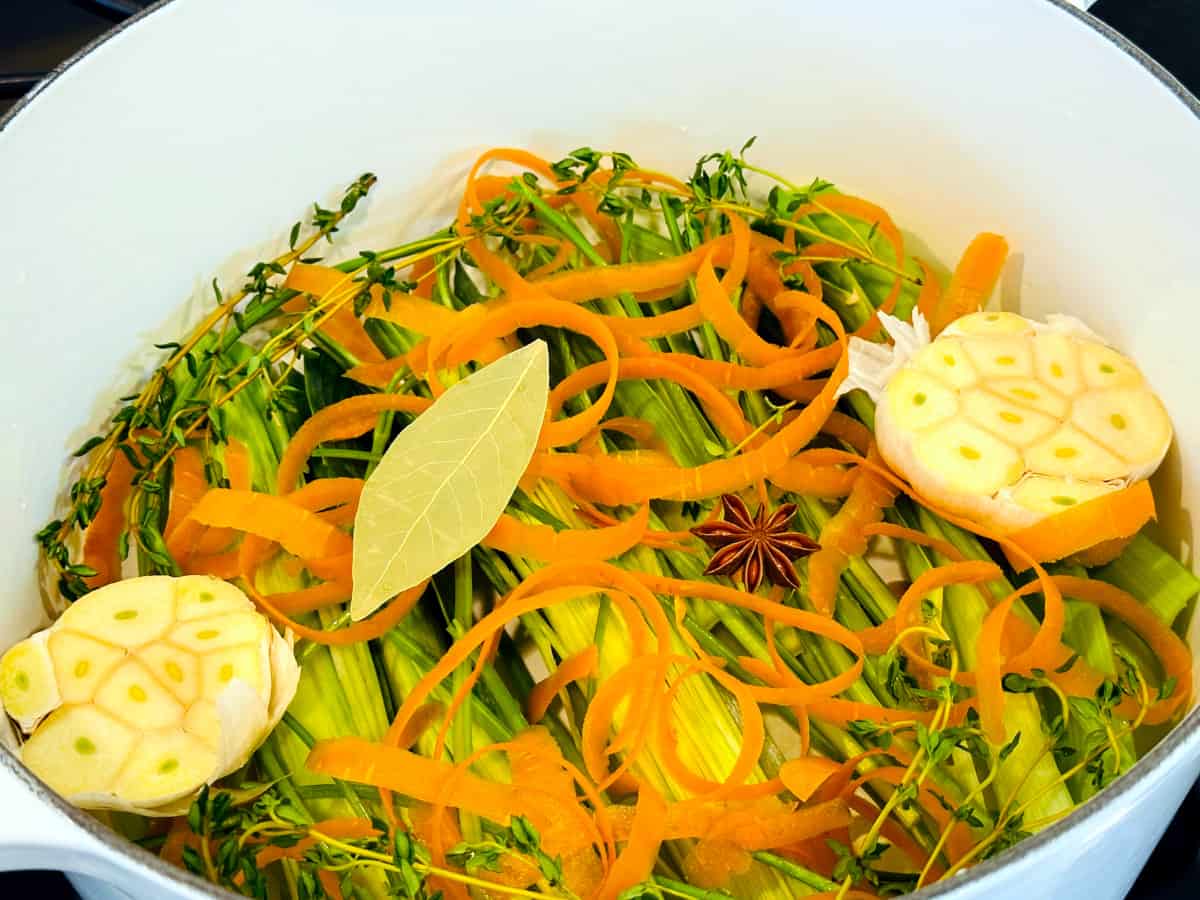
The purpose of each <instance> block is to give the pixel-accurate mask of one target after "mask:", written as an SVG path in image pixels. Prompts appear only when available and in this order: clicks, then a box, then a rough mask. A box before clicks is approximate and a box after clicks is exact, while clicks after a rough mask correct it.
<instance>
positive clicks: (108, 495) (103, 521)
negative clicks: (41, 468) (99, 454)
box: [83, 453, 134, 588]
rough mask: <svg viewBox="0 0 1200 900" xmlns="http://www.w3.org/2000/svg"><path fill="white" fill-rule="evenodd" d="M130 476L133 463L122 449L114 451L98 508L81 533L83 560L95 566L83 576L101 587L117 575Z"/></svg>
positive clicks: (90, 585)
mask: <svg viewBox="0 0 1200 900" xmlns="http://www.w3.org/2000/svg"><path fill="white" fill-rule="evenodd" d="M133 476H134V471H133V465H132V464H131V463H130V462H129V460H128V459H127V458H126V457H125V454H124V453H117V454H116V455H115V456H114V457H113V461H112V465H111V467H110V468H109V470H108V475H107V476H106V477H105V479H104V487H103V488H101V489H100V509H99V511H98V512H97V513H96V516H95V518H94V519H92V522H91V524H90V525H88V528H87V531H86V532H84V535H83V564H84V565H85V566H90V567H91V568H93V569H95V570H96V574H95V575H92V576H89V577H88V578H87V579H85V580H86V582H87V584H88V586H89V587H93V588H97V587H102V586H103V585H106V584H111V583H112V582H114V581H116V580H117V579H118V578H120V577H121V553H120V538H121V532H122V531H124V530H125V501H126V500H127V499H128V498H129V492H130V491H131V490H132V488H133Z"/></svg>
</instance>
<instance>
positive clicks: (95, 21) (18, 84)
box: [0, 0, 1200, 900]
mask: <svg viewBox="0 0 1200 900" xmlns="http://www.w3.org/2000/svg"><path fill="white" fill-rule="evenodd" d="M997 2H999V0H997ZM145 5H147V4H145V3H142V2H139V0H90V2H89V0H77V2H70V0H0V23H3V24H2V27H0V114H2V113H3V112H4V111H5V110H6V109H7V108H8V107H9V106H10V105H11V104H12V103H13V102H15V101H16V99H17V98H19V97H20V96H21V94H22V93H23V92H24V91H25V90H26V89H28V87H29V86H30V85H31V83H32V81H31V79H34V78H35V77H36V76H37V75H38V74H39V73H43V72H46V71H48V70H50V69H52V68H54V66H56V65H57V64H58V63H60V62H61V61H62V60H64V59H66V58H67V57H68V56H70V55H71V54H72V53H74V52H75V51H76V50H78V49H79V48H80V47H81V46H83V45H84V44H86V43H87V42H89V41H91V40H92V39H94V38H96V37H98V36H99V35H100V34H103V33H104V31H106V30H107V29H109V28H111V27H112V26H113V25H114V24H115V23H117V22H119V21H121V20H122V19H123V18H125V17H126V16H127V15H130V14H131V13H133V12H136V11H137V10H138V9H139V8H141V7H142V6H145ZM1092 12H1093V13H1094V14H1095V15H1097V16H1098V17H1099V18H1101V19H1103V20H1104V21H1106V22H1108V23H1109V24H1110V25H1112V26H1113V27H1114V28H1116V29H1117V30H1119V31H1121V32H1122V33H1124V34H1125V35H1126V36H1127V37H1129V38H1130V39H1131V40H1132V41H1133V42H1134V43H1136V44H1138V45H1139V46H1141V47H1142V48H1143V49H1145V50H1146V51H1147V52H1149V53H1150V55H1151V56H1153V57H1154V58H1155V59H1157V60H1158V61H1159V62H1160V63H1162V64H1163V65H1164V66H1166V67H1167V69H1169V70H1170V71H1171V72H1172V73H1174V74H1175V76H1176V77H1177V78H1179V79H1180V81H1182V82H1183V83H1184V84H1185V85H1187V86H1188V87H1189V88H1190V89H1191V90H1192V91H1193V92H1194V93H1197V94H1200V3H1198V2H1197V0H1099V2H1098V3H1096V5H1095V6H1094V7H1092ZM12 76H16V77H12ZM0 896H3V897H12V896H36V897H38V898H40V900H76V898H77V895H76V894H75V892H74V891H73V890H72V889H71V886H70V884H68V882H67V880H66V879H65V878H64V877H63V876H62V875H61V874H58V873H52V872H51V873H46V872H38V873H30V872H16V873H7V874H0ZM1198 896H1200V784H1198V785H1197V786H1196V787H1195V788H1193V789H1192V791H1191V793H1190V794H1189V796H1188V798H1187V799H1186V800H1185V801H1184V805H1183V807H1182V809H1180V811H1179V814H1178V815H1177V816H1176V817H1175V821H1174V822H1173V823H1172V824H1171V826H1170V828H1169V829H1168V830H1167V833H1166V835H1165V836H1164V837H1163V839H1162V841H1161V843H1160V844H1159V846H1158V848H1157V849H1156V850H1155V852H1154V855H1153V856H1152V857H1151V858H1150V862H1149V863H1148V864H1147V866H1146V869H1145V870H1144V871H1143V872H1142V875H1141V878H1140V879H1139V880H1138V882H1137V884H1136V885H1135V886H1134V888H1133V890H1132V892H1131V893H1130V894H1129V900H1196V898H1197V897H1198Z"/></svg>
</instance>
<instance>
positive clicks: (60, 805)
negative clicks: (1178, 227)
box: [0, 0, 1200, 900]
mask: <svg viewBox="0 0 1200 900" xmlns="http://www.w3.org/2000/svg"><path fill="white" fill-rule="evenodd" d="M172 2H173V0H158V2H156V3H153V4H151V5H150V6H147V7H145V8H144V9H142V10H141V11H140V12H138V13H136V14H134V15H133V16H131V17H130V18H128V19H125V20H124V21H122V22H120V23H118V24H117V25H115V26H114V27H113V28H112V29H110V30H109V31H106V32H105V33H104V34H102V35H100V36H99V37H97V38H96V39H95V40H93V41H91V42H90V43H89V44H87V45H85V46H84V47H83V48H81V49H80V50H78V51H77V52H76V53H75V54H73V55H72V56H70V57H68V58H67V59H66V60H64V61H63V62H62V63H60V64H59V65H58V66H56V67H55V68H54V69H53V70H52V71H51V72H50V73H49V74H47V76H46V77H45V78H44V79H43V80H42V81H40V82H39V83H38V84H37V85H36V86H35V87H34V88H33V89H32V90H30V91H29V93H27V94H26V95H25V96H24V97H22V98H21V99H20V100H18V101H17V102H16V103H15V104H14V105H13V106H12V108H11V109H9V110H8V112H7V113H5V114H4V115H3V116H0V133H2V132H3V131H4V129H5V128H7V127H8V126H9V125H10V124H11V123H12V122H13V121H14V120H15V119H16V117H17V116H18V115H20V113H21V112H23V111H24V110H25V109H26V108H27V107H29V106H30V105H31V104H32V103H33V102H34V101H35V100H36V99H37V98H38V97H39V96H40V95H41V93H42V92H43V91H44V90H45V89H46V87H47V86H48V85H50V84H51V83H52V82H53V81H54V80H55V79H57V78H58V77H59V76H61V75H62V74H63V73H64V72H66V71H67V70H68V69H70V68H71V67H72V66H74V65H76V64H77V63H79V62H80V61H81V60H83V59H85V58H86V57H87V56H89V55H91V53H92V52H93V51H94V50H96V49H97V48H99V47H101V46H103V45H104V44H106V43H107V42H108V41H109V40H110V39H111V38H113V37H114V36H116V35H118V34H120V33H122V32H123V31H125V30H126V29H127V28H130V27H132V26H133V25H135V24H137V23H139V22H141V21H142V20H144V19H145V18H147V17H148V16H150V15H152V14H153V13H155V12H157V11H158V10H160V9H163V8H164V7H166V6H168V5H169V4H170V3H172ZM1044 2H1047V3H1049V4H1050V5H1052V6H1054V7H1056V8H1057V9H1058V10H1060V11H1061V12H1063V13H1066V14H1067V15H1069V16H1072V17H1073V18H1074V19H1076V20H1077V21H1078V22H1079V23H1080V24H1082V25H1083V26H1084V27H1087V28H1090V29H1092V30H1093V31H1095V32H1096V33H1097V34H1099V35H1100V36H1101V37H1103V38H1104V39H1106V40H1107V41H1108V42H1109V43H1110V44H1112V45H1113V46H1114V47H1115V48H1116V49H1117V50H1119V51H1121V52H1122V53H1124V54H1126V55H1127V56H1129V57H1131V58H1132V59H1133V60H1134V61H1135V62H1137V63H1138V64H1139V65H1140V66H1141V67H1142V68H1143V69H1144V70H1146V72H1147V73H1148V74H1150V75H1151V76H1152V77H1153V78H1155V79H1156V80H1157V81H1158V82H1159V83H1160V84H1161V85H1162V86H1163V87H1165V88H1166V89H1167V90H1169V91H1170V92H1171V93H1172V94H1174V95H1175V97H1176V98H1177V99H1178V100H1179V102H1181V103H1182V104H1183V105H1184V106H1185V107H1186V108H1187V109H1188V110H1190V111H1191V113H1192V114H1193V115H1194V116H1195V117H1196V118H1197V119H1200V99H1197V97H1196V96H1195V95H1193V94H1192V93H1191V92H1190V91H1189V90H1188V89H1187V88H1186V87H1184V86H1183V84H1182V83H1181V82H1180V81H1179V80H1178V79H1177V78H1176V77H1175V76H1174V75H1172V74H1171V73H1170V72H1168V71H1167V70H1166V69H1165V68H1163V66H1162V65H1161V64H1160V63H1158V62H1157V61H1155V60H1154V59H1153V58H1152V57H1150V56H1149V55H1148V54H1147V53H1146V52H1145V51H1144V50H1142V49H1141V48H1140V47H1138V46H1137V45H1136V44H1134V43H1133V42H1132V41H1130V40H1129V39H1128V38H1126V37H1125V36H1124V35H1122V34H1121V33H1120V32H1118V31H1116V30H1115V29H1114V28H1112V27H1110V26H1109V25H1107V24H1105V23H1104V22H1102V21H1100V20H1099V19H1097V18H1096V17H1095V16H1092V15H1090V14H1088V13H1087V12H1085V11H1083V10H1081V9H1079V8H1077V7H1075V6H1073V5H1071V4H1070V3H1069V2H1068V0H1044ZM1189 749H1190V750H1191V751H1193V752H1197V753H1200V705H1198V706H1197V707H1195V708H1193V709H1192V711H1191V712H1190V713H1188V715H1187V716H1186V717H1185V718H1184V720H1183V721H1182V722H1180V723H1179V724H1178V725H1177V726H1176V727H1175V728H1174V729H1173V730H1172V731H1171V733H1170V734H1169V735H1167V736H1166V737H1165V738H1164V739H1163V740H1162V741H1160V742H1159V743H1158V744H1157V745H1156V746H1155V747H1154V748H1153V749H1151V751H1150V752H1149V753H1147V754H1146V755H1145V756H1144V757H1142V758H1141V759H1140V760H1138V762H1137V764H1136V765H1135V766H1134V767H1133V768H1132V769H1131V770H1130V771H1129V773H1128V774H1126V775H1123V776H1121V777H1120V778H1119V779H1117V780H1116V781H1115V782H1113V784H1112V785H1111V786H1109V787H1107V788H1105V789H1104V790H1103V791H1102V792H1101V793H1100V794H1098V795H1097V796H1096V797H1093V798H1092V799H1090V800H1088V801H1087V802H1086V803H1084V804H1083V805H1082V806H1080V807H1079V808H1078V809H1076V810H1074V811H1072V812H1071V813H1070V814H1069V815H1068V816H1066V817H1065V818H1063V819H1062V820H1061V821H1059V822H1056V823H1055V824H1053V825H1051V826H1049V827H1048V828H1046V829H1044V830H1042V831H1039V832H1038V833H1037V834H1035V835H1033V836H1031V837H1028V838H1026V839H1025V840H1023V841H1021V842H1020V843H1019V844H1017V845H1016V846H1015V847H1013V848H1011V849H1010V850H1007V851H1005V852H1004V853H1001V854H1000V855H999V856H996V857H994V858H992V859H989V860H987V861H986V862H983V863H980V864H978V865H976V866H973V867H971V868H970V869H967V870H966V871H965V872H963V874H961V875H959V876H957V877H955V878H953V879H951V880H948V881H942V882H938V883H936V884H933V885H930V886H929V887H926V888H922V889H921V890H920V891H917V892H915V893H913V894H909V895H907V896H910V897H912V898H914V900H934V898H940V897H949V896H950V895H951V894H952V893H953V892H954V891H957V890H958V889H959V888H960V887H962V886H964V885H967V884H983V883H985V882H987V880H988V879H990V878H992V877H994V876H995V875H996V874H997V873H998V872H999V871H1000V870H1001V869H1003V868H1006V867H1008V866H1009V865H1011V864H1012V863H1014V862H1016V861H1017V860H1019V859H1020V858H1021V857H1023V856H1028V855H1030V854H1034V853H1037V852H1039V851H1041V850H1042V849H1043V848H1044V847H1046V846H1048V845H1049V844H1051V843H1053V842H1054V841H1055V840H1056V839H1057V838H1058V837H1059V836H1060V835H1063V834H1066V833H1067V832H1070V831H1074V830H1076V829H1081V828H1083V827H1084V826H1085V825H1086V823H1087V822H1089V821H1091V820H1094V819H1096V818H1097V817H1098V816H1100V815H1101V814H1102V813H1103V812H1104V810H1105V809H1106V808H1107V807H1109V806H1111V805H1112V804H1115V803H1119V802H1120V801H1121V800H1122V798H1124V797H1125V796H1126V795H1128V794H1129V793H1131V792H1132V791H1134V790H1135V789H1136V788H1137V786H1138V785H1139V784H1141V783H1143V782H1144V781H1145V779H1146V778H1147V777H1149V776H1150V775H1151V774H1152V773H1153V772H1154V771H1155V770H1157V769H1159V768H1160V767H1161V766H1164V765H1167V764H1169V763H1171V762H1172V761H1174V760H1175V759H1176V758H1178V757H1181V756H1183V754H1184V753H1185V752H1187V751H1188V750H1189ZM0 765H2V766H3V767H4V768H5V769H7V770H8V771H10V772H11V773H12V774H13V775H14V776H15V777H16V779H17V780H18V781H19V782H21V783H22V784H24V785H25V786H26V787H27V788H28V789H29V790H30V792H31V793H32V794H33V795H34V796H35V797H37V798H38V799H39V800H41V801H43V802H45V803H47V804H49V805H50V806H52V807H54V808H55V809H57V810H58V811H59V812H61V813H62V814H63V815H65V816H66V817H67V818H69V819H70V820H71V821H72V822H73V823H74V824H75V825H77V826H78V827H79V828H81V829H82V830H83V831H84V832H86V833H87V834H88V835H89V836H90V837H92V838H93V839H95V840H96V841H98V842H99V843H100V844H102V845H103V846H104V847H105V848H106V849H108V850H110V851H112V852H113V853H115V854H117V855H118V856H123V857H127V859H128V862H129V863H132V864H133V865H135V866H137V867H139V868H141V869H145V870H148V871H149V872H150V873H152V874H153V875H155V876H158V877H161V878H166V879H169V880H171V881H175V882H177V883H179V884H181V885H182V886H186V887H187V888H189V889H191V890H192V891H194V892H196V893H197V894H199V895H202V896H206V897H211V898H216V900H227V898H231V897H237V896H239V895H237V894H234V893H233V892H231V891H228V890H226V889H224V888H221V887H218V886H216V885H214V884H212V882H210V881H208V880H207V879H204V878H201V877H200V876H198V875H193V874H192V873H191V872H188V871H187V870H185V869H182V868H180V867H178V866H174V865H172V864H170V863H168V862H166V861H164V860H162V859H160V858H159V857H158V856H157V855H156V854H154V853H151V852H150V851H149V850H146V849H144V848H142V847H139V846H138V845H137V844H135V843H133V842H132V841H129V840H127V839H125V838H124V837H122V836H121V835H119V834H118V833H117V832H115V831H113V830H112V829H110V828H108V827H106V826H105V825H103V824H102V823H101V822H99V821H98V820H97V819H95V818H93V817H92V816H91V815H89V814H88V813H87V812H86V811H84V810H82V809H79V808H77V807H75V806H72V805H71V804H70V803H68V802H67V801H66V800H64V799H63V798H61V797H60V796H59V795H58V794H56V793H55V792H54V791H53V790H51V789H50V788H49V787H48V786H47V785H45V784H44V783H43V782H42V781H41V780H39V779H38V778H37V777H36V776H35V775H34V774H33V773H32V772H30V771H29V770H28V769H26V768H25V766H24V765H22V764H21V762H20V761H19V760H18V759H17V758H16V756H15V755H14V754H13V753H12V751H11V750H10V749H9V748H8V747H6V746H3V745H2V744H0ZM1180 799H1181V800H1182V798H1180Z"/></svg>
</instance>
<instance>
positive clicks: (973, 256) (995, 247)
mask: <svg viewBox="0 0 1200 900" xmlns="http://www.w3.org/2000/svg"><path fill="white" fill-rule="evenodd" d="M1006 259H1008V242H1007V241H1006V240H1004V238H1002V237H1000V235H998V234H991V233H989V232H983V233H981V234H977V235H975V237H974V238H973V239H972V240H971V243H970V244H968V245H967V249H966V250H965V251H964V252H963V255H962V259H960V260H959V261H958V265H957V266H956V267H955V269H954V274H953V275H952V276H951V278H950V285H949V287H947V288H946V292H945V294H943V295H942V297H941V299H940V300H939V301H938V302H937V305H936V307H935V310H936V311H935V312H934V314H933V317H932V318H931V319H930V322H929V325H930V332H931V333H932V334H934V335H936V334H938V333H939V332H940V331H942V330H943V329H944V328H945V327H946V326H947V325H949V324H950V323H951V322H953V321H954V320H955V319H957V318H959V317H961V316H965V315H967V314H968V313H972V312H976V311H977V310H979V309H982V308H983V304H984V303H986V302H987V299H988V297H989V296H991V293H992V291H993V290H994V289H995V287H996V282H997V281H999V280H1000V272H1001V271H1002V270H1003V269H1004V262H1005V260H1006ZM927 305H928V304H927ZM922 311H924V310H922Z"/></svg>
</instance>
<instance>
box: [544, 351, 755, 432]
mask: <svg viewBox="0 0 1200 900" xmlns="http://www.w3.org/2000/svg"><path fill="white" fill-rule="evenodd" d="M675 355H676V354H658V355H655V356H639V357H634V358H632V359H628V358H627V359H621V360H620V361H619V362H618V364H617V380H618V381H625V380H628V379H653V378H661V379H663V380H666V381H671V382H673V383H675V384H678V385H679V386H680V387H682V388H684V389H685V390H687V391H690V392H691V393H692V394H693V395H695V397H696V399H697V400H699V401H700V404H701V405H702V406H703V407H704V410H705V412H707V413H708V415H709V417H710V418H711V419H712V420H713V425H715V426H716V427H717V429H718V430H720V431H721V433H722V434H725V435H727V436H728V437H729V438H730V439H732V440H733V441H740V440H741V439H743V438H744V437H746V436H747V435H748V434H749V433H750V430H751V429H750V425H749V423H747V422H746V419H745V416H743V415H742V411H741V409H740V408H739V407H738V405H737V404H736V403H735V402H733V401H732V400H730V399H729V398H728V397H727V396H726V395H725V394H723V393H721V391H719V390H718V389H717V388H716V387H715V386H714V385H713V384H712V382H711V381H709V380H708V379H707V378H705V377H704V376H703V375H700V374H698V373H696V372H694V371H693V370H692V369H690V368H688V367H687V366H686V365H681V364H680V363H679V362H678V361H677V360H676V359H674V358H673V357H674V356H675ZM609 375H610V370H609V367H608V366H607V365H606V364H605V363H597V364H595V365H590V366H584V367H583V368H581V369H577V370H575V371H574V372H572V373H571V374H570V375H568V376H567V377H566V378H564V379H563V380H562V381H560V382H559V383H558V384H556V385H555V386H554V389H553V390H552V391H551V392H550V400H549V408H550V411H551V414H555V413H557V412H558V411H559V410H560V409H562V407H563V404H564V403H566V401H567V400H568V399H569V398H571V397H573V396H575V395H577V394H580V393H582V392H583V391H586V390H588V389H589V388H593V387H596V386H597V385H600V384H606V383H607V380H608V377H609ZM600 424H602V425H603V424H604V423H600Z"/></svg>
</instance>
